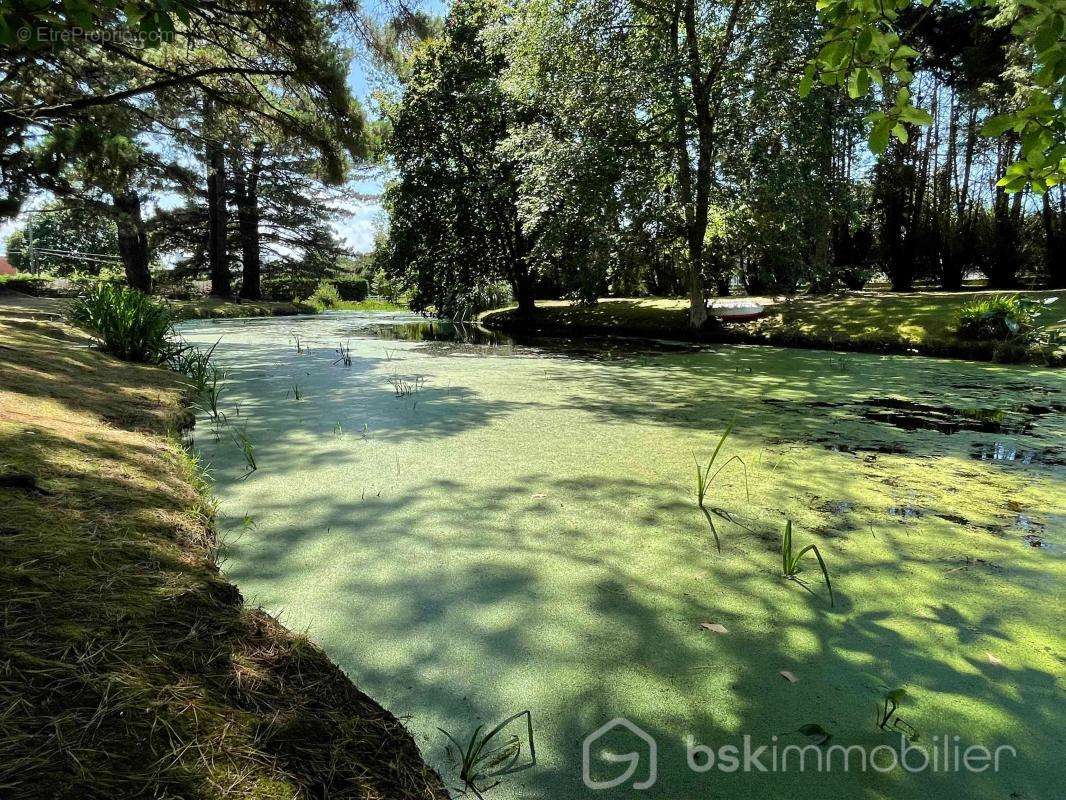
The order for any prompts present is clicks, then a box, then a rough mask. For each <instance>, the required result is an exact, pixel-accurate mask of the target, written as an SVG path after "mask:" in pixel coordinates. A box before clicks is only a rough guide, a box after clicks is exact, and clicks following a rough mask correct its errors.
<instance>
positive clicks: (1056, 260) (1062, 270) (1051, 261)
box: [1040, 190, 1066, 289]
mask: <svg viewBox="0 0 1066 800" xmlns="http://www.w3.org/2000/svg"><path fill="white" fill-rule="evenodd" d="M1050 194H1051V192H1050V190H1049V191H1046V192H1044V196H1043V197H1041V198H1040V201H1041V203H1040V216H1041V217H1042V219H1043V222H1044V253H1045V256H1044V258H1045V263H1046V270H1045V272H1046V275H1047V288H1049V289H1062V288H1066V254H1064V253H1063V248H1064V246H1066V235H1064V231H1063V228H1062V222H1063V220H1062V218H1061V217H1060V219H1059V220H1058V221H1057V222H1058V224H1057V225H1056V220H1055V212H1054V210H1053V209H1052V207H1051V200H1050V198H1049V197H1048V195H1050Z"/></svg>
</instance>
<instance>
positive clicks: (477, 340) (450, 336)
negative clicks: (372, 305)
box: [353, 319, 514, 347]
mask: <svg viewBox="0 0 1066 800" xmlns="http://www.w3.org/2000/svg"><path fill="white" fill-rule="evenodd" d="M353 333H354V334H357V335H359V336H370V337H373V338H375V339H386V340H388V341H400V342H454V343H458V344H476V345H489V346H494V347H498V346H500V345H510V344H514V340H513V339H512V338H511V337H510V336H507V335H506V334H503V333H500V332H498V331H490V330H488V329H487V328H482V327H481V326H480V325H464V324H463V323H460V322H447V321H444V320H430V319H427V320H424V321H420V322H401V323H396V324H388V323H381V324H371V325H364V326H360V327H359V328H358V329H356V330H355V331H353Z"/></svg>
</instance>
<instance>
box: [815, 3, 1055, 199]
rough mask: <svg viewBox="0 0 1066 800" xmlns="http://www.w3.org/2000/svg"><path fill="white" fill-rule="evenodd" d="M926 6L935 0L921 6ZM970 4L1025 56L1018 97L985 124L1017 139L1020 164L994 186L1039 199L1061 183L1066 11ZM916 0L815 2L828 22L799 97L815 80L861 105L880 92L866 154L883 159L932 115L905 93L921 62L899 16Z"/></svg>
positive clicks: (1016, 73)
mask: <svg viewBox="0 0 1066 800" xmlns="http://www.w3.org/2000/svg"><path fill="white" fill-rule="evenodd" d="M921 4H922V5H924V6H927V7H928V6H930V5H932V0H921ZM970 5H972V6H975V7H977V6H989V7H991V8H993V9H994V10H995V11H996V12H997V13H996V15H995V17H994V19H993V20H992V21H991V22H992V24H994V25H997V26H1009V27H1010V31H1011V34H1012V35H1013V37H1014V39H1015V40H1016V42H1017V43H1018V44H1019V45H1020V46H1021V47H1022V48H1025V49H1026V50H1027V51H1028V53H1029V57H1028V58H1026V59H1024V60H1022V61H1021V62H1020V63H1019V64H1018V65H1017V67H1016V69H1015V70H1013V80H1014V82H1015V84H1016V87H1017V97H1016V98H1015V101H1014V103H1013V105H1014V108H1013V110H1011V111H1008V112H1006V113H1003V114H1000V115H998V116H995V117H992V118H991V119H989V120H987V121H986V122H985V124H984V127H983V129H982V132H983V133H984V134H985V135H986V136H1002V135H1004V134H1007V133H1008V132H1010V133H1011V134H1012V135H1013V136H1016V137H1019V138H1020V141H1021V153H1020V158H1019V159H1018V161H1016V162H1015V163H1013V164H1011V165H1010V166H1009V167H1008V168H1007V170H1006V174H1005V175H1004V176H1003V177H1002V178H1001V179H1000V181H999V184H998V185H999V186H1000V187H1001V188H1003V189H1004V190H1005V191H1007V192H1010V193H1014V192H1019V191H1022V190H1023V189H1025V188H1026V187H1030V188H1031V189H1032V190H1033V191H1034V192H1036V193H1038V194H1042V193H1044V192H1046V191H1047V189H1048V188H1050V187H1052V186H1056V185H1058V184H1060V183H1062V181H1063V179H1064V177H1066V115H1063V113H1062V102H1063V86H1064V84H1066V37H1064V36H1063V30H1064V28H1066V9H1064V8H1063V6H1062V3H1061V2H1057V0H1026V1H1025V2H1022V3H1017V2H1014V0H970ZM913 6H914V2H913V0H885V1H884V2H878V3H871V2H868V0H818V13H819V15H820V17H821V19H822V21H823V22H824V23H825V24H826V31H825V34H824V36H823V37H822V47H821V49H820V50H819V51H818V53H817V55H815V56H814V58H812V59H811V61H810V62H809V63H808V65H807V70H806V72H805V73H804V76H803V79H802V80H801V81H800V94H802V95H806V94H808V93H809V92H810V91H811V89H812V88H813V86H814V82H815V80H816V79H819V80H820V81H821V82H822V83H824V84H826V85H829V86H846V87H847V92H848V95H849V97H851V98H852V99H858V98H861V97H865V96H866V95H868V94H872V93H879V94H881V96H882V97H885V98H889V99H892V98H894V102H893V103H892V104H891V106H890V107H889V108H887V109H885V110H882V111H875V112H873V113H871V114H870V115H869V117H868V121H869V122H870V123H871V124H872V127H871V130H870V141H869V143H870V149H871V150H873V151H874V152H875V153H878V154H881V153H884V152H885V150H886V149H887V148H888V143H889V138H890V137H891V136H894V137H895V138H897V139H898V140H899V141H900V142H902V143H906V141H907V139H908V137H909V135H910V134H909V131H908V128H907V126H908V125H915V126H921V125H928V124H929V123H930V122H931V121H932V117H931V116H930V115H929V113H928V112H927V111H925V110H923V109H919V108H916V107H915V106H914V105H913V103H912V102H911V92H910V90H909V88H908V86H909V84H910V83H911V80H912V79H913V77H914V75H913V71H912V70H913V68H914V67H913V62H914V60H915V59H916V58H917V57H918V56H919V52H918V51H917V50H916V49H914V47H912V46H910V45H908V44H906V43H905V42H903V41H902V39H901V38H900V35H899V32H898V31H899V29H901V28H902V25H901V17H902V16H903V15H904V14H905V13H907V12H908V11H910V10H911V9H912V8H913Z"/></svg>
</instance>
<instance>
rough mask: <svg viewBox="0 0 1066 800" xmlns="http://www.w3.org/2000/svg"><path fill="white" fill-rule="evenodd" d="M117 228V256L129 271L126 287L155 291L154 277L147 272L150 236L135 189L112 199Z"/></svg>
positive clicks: (127, 271)
mask: <svg viewBox="0 0 1066 800" xmlns="http://www.w3.org/2000/svg"><path fill="white" fill-rule="evenodd" d="M112 199H113V201H114V208H115V212H116V213H115V227H116V228H117V229H118V254H119V256H120V257H121V258H122V266H123V267H124V268H125V271H126V283H128V284H129V285H130V288H132V289H139V290H140V291H142V292H150V291H152V273H151V272H150V271H149V269H148V264H149V263H150V256H149V252H148V232H147V230H146V229H145V226H144V217H143V216H142V215H141V198H140V195H138V194H137V192H135V191H133V190H132V189H130V190H127V191H125V192H122V193H121V194H117V195H112Z"/></svg>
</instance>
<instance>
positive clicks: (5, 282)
mask: <svg viewBox="0 0 1066 800" xmlns="http://www.w3.org/2000/svg"><path fill="white" fill-rule="evenodd" d="M51 282H52V278H51V277H50V276H48V275H0V292H4V291H8V292H22V293H23V294H31V295H39V294H40V293H41V291H42V290H43V289H44V288H45V287H47V286H48V284H49V283H51Z"/></svg>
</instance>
